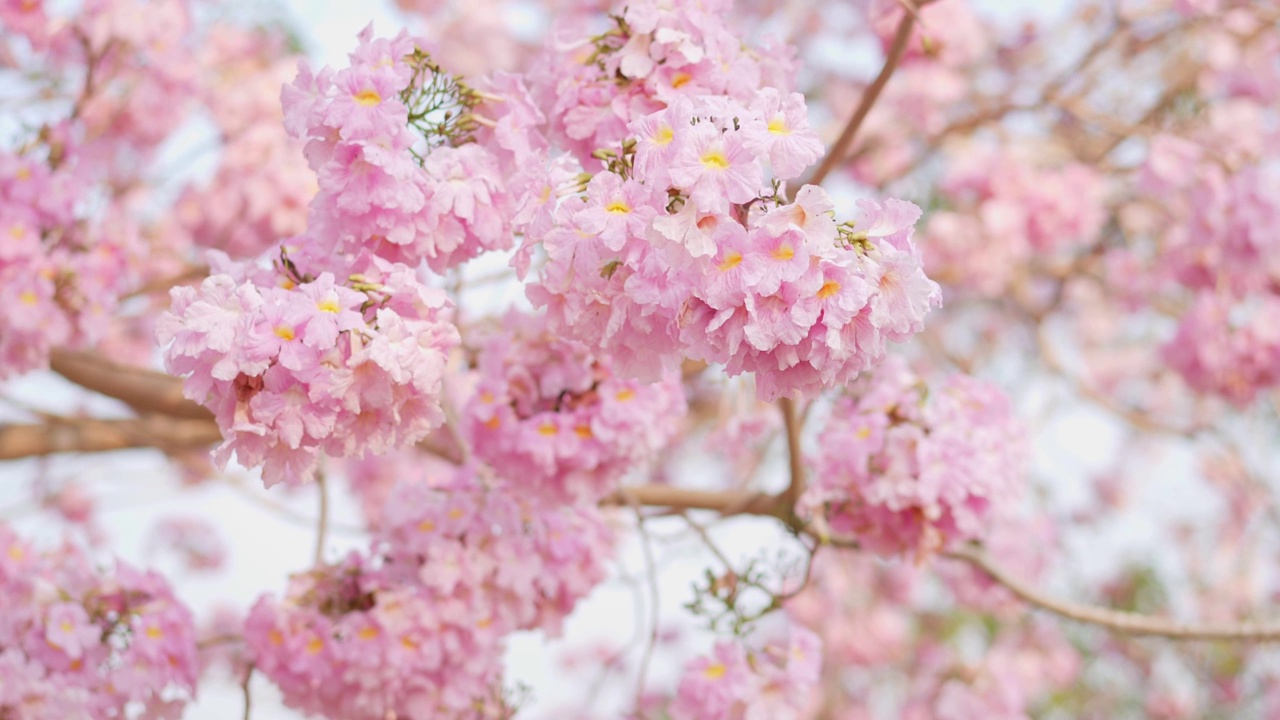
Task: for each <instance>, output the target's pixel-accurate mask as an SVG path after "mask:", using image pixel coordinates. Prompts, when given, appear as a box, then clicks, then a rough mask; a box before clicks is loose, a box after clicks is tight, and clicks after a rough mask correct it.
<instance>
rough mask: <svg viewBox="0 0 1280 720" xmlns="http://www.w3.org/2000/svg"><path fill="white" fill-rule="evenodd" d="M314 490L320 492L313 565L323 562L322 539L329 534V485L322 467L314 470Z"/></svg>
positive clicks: (317, 565)
mask: <svg viewBox="0 0 1280 720" xmlns="http://www.w3.org/2000/svg"><path fill="white" fill-rule="evenodd" d="M316 491H317V492H318V493H319V494H320V517H318V518H316V554H315V565H316V567H319V566H320V564H321V563H322V562H324V541H325V538H326V536H328V534H329V486H328V484H327V483H326V482H325V474H324V468H320V469H319V470H317V471H316Z"/></svg>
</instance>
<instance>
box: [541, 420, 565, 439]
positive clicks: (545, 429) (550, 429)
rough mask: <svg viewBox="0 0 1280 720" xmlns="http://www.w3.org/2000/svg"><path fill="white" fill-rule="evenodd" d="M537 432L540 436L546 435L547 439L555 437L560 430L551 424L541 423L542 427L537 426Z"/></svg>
mask: <svg viewBox="0 0 1280 720" xmlns="http://www.w3.org/2000/svg"><path fill="white" fill-rule="evenodd" d="M538 432H539V433H540V434H542V435H546V436H547V437H551V436H552V435H555V434H556V433H558V432H560V428H557V427H556V426H555V425H552V424H551V423H543V424H542V425H539V426H538Z"/></svg>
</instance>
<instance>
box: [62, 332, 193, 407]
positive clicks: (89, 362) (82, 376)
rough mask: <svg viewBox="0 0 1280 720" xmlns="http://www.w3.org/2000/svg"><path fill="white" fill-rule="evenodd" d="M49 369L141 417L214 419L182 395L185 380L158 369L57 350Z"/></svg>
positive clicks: (94, 354)
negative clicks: (151, 414) (163, 416)
mask: <svg viewBox="0 0 1280 720" xmlns="http://www.w3.org/2000/svg"><path fill="white" fill-rule="evenodd" d="M49 367H50V368H52V369H53V371H54V372H56V373H58V374H59V375H61V376H62V377H64V378H66V379H68V380H70V381H71V382H73V383H75V384H77V385H79V386H81V387H84V388H88V389H89V390H92V391H94V392H96V393H101V394H103V395H106V396H107V397H112V398H115V399H117V400H119V401H120V402H123V403H124V404H126V405H128V406H129V407H131V408H133V409H134V410H136V411H138V413H139V414H144V413H157V414H160V415H168V416H169V417H175V418H187V419H190V420H211V419H212V418H213V413H211V412H209V411H208V410H206V409H205V408H204V407H203V406H201V405H199V404H197V403H195V402H192V401H191V400H188V399H187V398H185V397H183V395H182V380H181V378H176V377H174V376H172V375H168V374H165V373H162V372H157V371H155V370H146V369H143V368H136V367H131V366H129V365H121V364H120V363H117V362H114V361H112V360H108V359H106V358H104V357H102V356H101V355H98V354H96V353H91V352H78V351H74V350H60V349H55V350H54V351H53V353H52V354H51V355H50V357H49Z"/></svg>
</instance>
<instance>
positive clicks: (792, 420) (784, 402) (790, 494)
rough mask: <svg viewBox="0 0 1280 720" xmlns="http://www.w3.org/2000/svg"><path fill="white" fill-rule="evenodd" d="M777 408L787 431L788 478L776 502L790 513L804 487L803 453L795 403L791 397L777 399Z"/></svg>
mask: <svg viewBox="0 0 1280 720" xmlns="http://www.w3.org/2000/svg"><path fill="white" fill-rule="evenodd" d="M778 409H779V410H781V411H782V422H783V425H784V426H785V428H786V431H787V466H788V467H789V468H790V480H789V482H788V483H787V489H786V490H783V491H782V494H780V495H778V504H779V506H780V510H782V511H783V512H787V513H792V512H794V511H795V506H796V501H797V500H799V499H800V496H801V495H803V494H804V488H805V481H804V455H803V454H802V453H801V451H800V416H799V413H797V412H796V403H795V401H794V400H792V399H791V398H786V397H784V398H782V399H780V400H778Z"/></svg>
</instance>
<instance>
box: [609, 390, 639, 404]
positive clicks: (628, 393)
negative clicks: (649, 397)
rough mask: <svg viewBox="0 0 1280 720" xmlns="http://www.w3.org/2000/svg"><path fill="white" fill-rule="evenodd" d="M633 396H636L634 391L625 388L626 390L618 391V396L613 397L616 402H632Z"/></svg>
mask: <svg viewBox="0 0 1280 720" xmlns="http://www.w3.org/2000/svg"><path fill="white" fill-rule="evenodd" d="M635 396H636V391H635V390H632V389H631V388H627V389H626V390H619V391H618V394H617V395H614V397H616V398H617V399H618V402H626V401H628V400H633V399H635Z"/></svg>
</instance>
